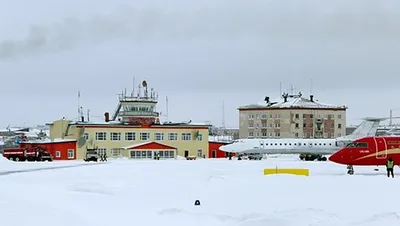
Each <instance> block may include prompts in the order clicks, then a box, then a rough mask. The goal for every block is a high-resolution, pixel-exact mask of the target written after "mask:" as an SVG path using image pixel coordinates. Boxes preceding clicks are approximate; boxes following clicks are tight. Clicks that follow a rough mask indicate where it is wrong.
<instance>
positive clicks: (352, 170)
mask: <svg viewBox="0 0 400 226" xmlns="http://www.w3.org/2000/svg"><path fill="white" fill-rule="evenodd" d="M347 174H349V175H353V174H354V168H353V166H352V165H347Z"/></svg>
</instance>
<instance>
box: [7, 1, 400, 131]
mask: <svg viewBox="0 0 400 226" xmlns="http://www.w3.org/2000/svg"><path fill="white" fill-rule="evenodd" d="M399 28H400V2H399V1H376V0H375V1H365V0H360V1H355V0H353V1H348V0H346V1H340V0H334V1H309V0H303V1H296V0H293V1H285V0H277V1H271V0H257V1H249V0H246V1H239V0H229V1H228V0H223V1H222V0H202V1H191V0H169V1H161V0H158V1H157V0H146V1H134V0H129V1H128V0H126V1H125V0H113V1H105V0H96V1H95V0H68V1H67V0H35V1H27V0H13V1H8V0H0V75H1V77H0V84H1V88H0V100H1V103H2V107H1V111H0V115H1V119H0V127H6V126H7V125H9V124H11V125H14V126H22V125H33V124H43V123H45V122H47V121H52V120H55V119H59V118H62V117H63V116H65V117H67V118H76V117H77V92H78V90H81V103H82V104H83V107H84V109H90V110H91V115H92V116H93V117H92V119H93V120H100V119H101V117H103V115H104V112H106V111H109V112H110V113H112V112H113V111H114V109H115V107H116V104H117V95H116V94H117V93H119V92H120V91H122V90H123V89H124V88H128V90H131V89H132V88H131V87H132V79H133V77H135V78H136V84H138V83H139V81H141V80H147V82H148V84H149V86H150V87H153V88H155V89H156V90H157V91H158V92H159V95H160V99H161V100H160V104H159V105H158V109H159V110H160V111H163V112H165V109H166V106H165V97H166V96H168V99H169V115H168V118H169V120H172V121H183V120H190V119H191V120H193V121H198V122H204V121H211V122H212V123H214V124H216V125H221V123H222V119H223V113H222V112H223V110H222V109H223V107H222V106H223V104H222V103H223V102H224V105H225V117H224V118H225V124H226V126H228V127H237V126H238V111H237V110H236V109H237V107H238V106H240V105H245V104H251V103H258V102H260V101H263V99H264V97H265V96H271V97H274V96H278V95H279V83H280V82H282V84H283V89H284V90H285V89H288V88H289V87H290V85H291V84H292V85H293V86H294V87H295V88H296V89H297V91H302V92H303V93H304V94H305V95H307V96H308V95H309V93H310V83H311V82H310V79H312V80H313V82H312V84H313V86H312V92H313V93H314V95H315V97H316V99H317V100H319V101H322V102H326V103H332V104H338V105H347V106H348V107H349V109H348V114H347V118H348V124H357V123H359V119H360V118H363V117H367V116H379V117H385V116H388V115H389V110H390V109H399V110H395V111H394V115H396V116H397V115H400V103H399V102H400V101H399V96H400V92H399V91H400V88H399V86H400V73H399V72H400V63H399V59H400V57H399V54H400V29H399ZM85 111H86V110H85Z"/></svg>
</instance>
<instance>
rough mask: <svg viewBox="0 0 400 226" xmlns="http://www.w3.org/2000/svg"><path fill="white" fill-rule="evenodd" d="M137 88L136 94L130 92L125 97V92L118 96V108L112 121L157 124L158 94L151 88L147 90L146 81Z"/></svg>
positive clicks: (158, 119)
mask: <svg viewBox="0 0 400 226" xmlns="http://www.w3.org/2000/svg"><path fill="white" fill-rule="evenodd" d="M138 88H139V89H138V91H137V92H136V93H135V90H132V93H131V94H130V95H127V93H126V91H124V92H122V93H121V94H119V102H118V106H117V108H116V110H115V112H114V114H113V116H112V120H113V121H116V120H118V121H120V122H123V123H128V124H133V125H151V124H159V123H160V118H159V117H160V113H159V112H157V111H156V105H157V102H158V93H156V92H155V91H154V89H152V88H151V89H150V90H149V89H148V85H147V82H146V81H143V82H142V83H141V84H140V85H139V87H138ZM106 118H107V116H106Z"/></svg>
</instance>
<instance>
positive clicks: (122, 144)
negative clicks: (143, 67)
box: [48, 81, 209, 159]
mask: <svg viewBox="0 0 400 226" xmlns="http://www.w3.org/2000/svg"><path fill="white" fill-rule="evenodd" d="M142 84H143V88H144V94H141V93H140V91H139V92H138V93H137V95H135V96H133V95H132V96H126V95H121V96H120V98H119V103H118V106H117V109H116V111H115V113H114V114H113V116H112V118H111V119H110V118H109V114H108V113H107V112H106V113H105V114H104V116H105V117H104V121H103V122H87V121H85V120H84V117H83V116H82V115H83V114H81V118H82V120H81V121H78V122H74V121H70V120H65V119H61V120H57V121H54V122H52V123H49V124H48V125H49V127H50V138H53V139H55V138H73V139H76V140H78V142H77V159H83V158H84V157H85V155H86V150H87V149H96V148H97V150H98V153H99V154H104V153H106V154H107V156H108V157H128V158H132V159H154V158H155V157H156V156H157V155H159V156H160V158H161V159H163V158H176V157H177V155H179V156H182V157H206V158H207V157H208V134H209V126H208V125H206V124H194V123H171V122H169V123H163V124H161V123H160V122H159V121H160V120H159V113H158V112H156V104H157V99H158V97H157V96H156V94H155V92H154V91H153V90H151V91H150V93H149V92H148V91H147V83H146V82H145V81H144V82H143V83H142ZM139 90H140V89H139Z"/></svg>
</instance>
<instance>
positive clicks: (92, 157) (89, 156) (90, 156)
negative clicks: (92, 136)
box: [83, 149, 99, 162]
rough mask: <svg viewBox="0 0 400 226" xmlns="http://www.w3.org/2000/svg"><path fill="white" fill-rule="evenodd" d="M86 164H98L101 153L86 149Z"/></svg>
mask: <svg viewBox="0 0 400 226" xmlns="http://www.w3.org/2000/svg"><path fill="white" fill-rule="evenodd" d="M83 160H84V161H85V162H90V161H93V162H97V161H98V160H99V153H98V152H97V149H86V156H85V158H84V159H83Z"/></svg>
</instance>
